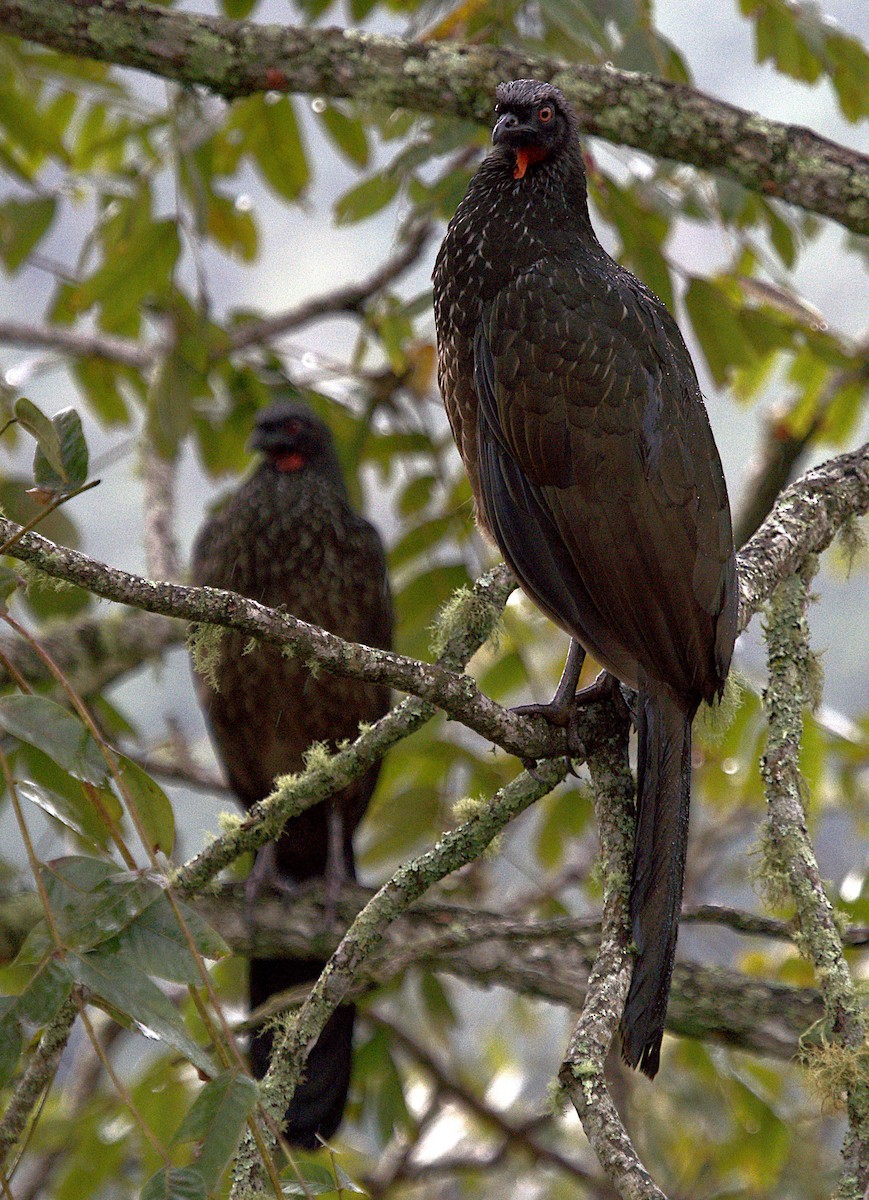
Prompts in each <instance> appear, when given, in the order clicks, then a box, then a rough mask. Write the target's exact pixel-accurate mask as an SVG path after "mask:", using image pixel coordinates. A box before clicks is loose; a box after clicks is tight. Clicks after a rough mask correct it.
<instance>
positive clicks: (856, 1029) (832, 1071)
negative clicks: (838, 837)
mask: <svg viewBox="0 0 869 1200" xmlns="http://www.w3.org/2000/svg"><path fill="white" fill-rule="evenodd" d="M812 574H813V571H812V569H811V567H807V568H804V569H803V572H802V573H801V574H797V575H794V576H793V577H792V578H790V579H788V580H787V581H786V582H785V583H783V584H782V585H781V586H780V587H779V589H778V591H777V592H776V594H775V596H774V597H773V600H772V602H771V604H770V606H769V615H768V619H767V626H766V640H767V647H768V652H769V686H768V688H767V691H766V697H765V706H766V709H767V713H768V718H769V738H768V742H767V749H766V753H765V754H764V757H763V760H762V763H761V769H762V772H763V778H764V783H765V785H766V795H767V805H768V821H767V829H766V834H765V842H764V848H765V860H764V874H763V876H762V882H763V883H764V884H765V886H766V888H767V891H768V892H769V893H770V896H771V899H773V900H778V901H779V902H780V901H781V899H782V892H783V889H784V887H787V889H788V890H789V891H790V894H791V897H792V898H793V902H794V905H795V906H796V912H797V920H798V923H799V931H800V940H799V945H800V948H801V950H802V953H803V954H804V955H805V957H806V958H808V960H809V961H810V962H811V963H812V965H813V967H814V969H815V975H816V978H817V980H818V986H819V988H820V991H821V996H822V998H823V1002H824V1010H825V1022H824V1030H823V1035H824V1036H823V1044H822V1045H821V1046H820V1048H816V1049H815V1050H814V1051H812V1052H811V1054H810V1056H809V1065H810V1068H811V1069H812V1070H813V1072H814V1074H815V1076H816V1078H817V1079H818V1080H819V1082H821V1084H822V1086H823V1087H824V1088H825V1090H826V1091H827V1094H828V1098H829V1099H830V1100H831V1101H833V1102H834V1103H835V1102H837V1101H840V1100H841V1099H842V1097H844V1099H845V1103H846V1107H847V1112H848V1121H849V1129H848V1134H847V1136H846V1139H845V1144H844V1147H843V1158H844V1164H845V1165H844V1171H843V1174H842V1177H841V1179H840V1181H839V1187H838V1190H837V1193H836V1194H837V1196H838V1197H840V1198H841V1200H853V1198H856V1197H858V1196H859V1197H862V1196H865V1195H866V1193H867V1189H869V1049H867V1044H866V1034H867V1028H866V1022H865V1019H864V1016H863V1008H862V1002H861V1000H860V998H859V997H858V995H857V992H856V989H855V987H854V983H853V981H852V979H851V974H850V971H849V970H848V964H847V962H846V961H845V955H844V953H843V950H842V940H841V937H840V934H839V930H838V928H837V925H836V919H835V914H834V912H833V906H832V904H831V903H830V900H829V897H828V896H827V893H826V891H825V889H824V884H823V880H822V879H821V874H820V871H819V870H818V864H817V860H816V858H815V852H814V848H813V846H812V842H811V839H810V837H809V834H808V831H807V828H806V818H805V811H804V807H803V783H802V779H801V777H800V769H799V757H800V743H801V741H802V732H803V707H804V705H805V704H806V703H807V702H808V701H809V700H810V698H811V684H810V681H809V680H810V670H811V664H810V651H809V630H808V624H807V621H806V604H807V602H808V587H809V582H810V580H811V576H812Z"/></svg>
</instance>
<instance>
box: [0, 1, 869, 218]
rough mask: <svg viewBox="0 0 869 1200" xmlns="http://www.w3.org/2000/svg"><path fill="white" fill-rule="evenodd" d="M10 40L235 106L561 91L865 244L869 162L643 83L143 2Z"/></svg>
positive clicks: (7, 28) (686, 93) (586, 108)
mask: <svg viewBox="0 0 869 1200" xmlns="http://www.w3.org/2000/svg"><path fill="white" fill-rule="evenodd" d="M0 30H2V31H3V32H6V33H13V34H18V35H19V36H21V37H24V38H28V39H29V40H31V41H34V42H40V43H42V44H43V45H45V46H50V47H52V48H53V49H55V50H62V51H64V52H66V53H68V54H75V55H79V56H83V57H87V58H96V59H99V60H101V61H109V62H113V63H117V64H118V65H119V66H127V67H138V68H140V69H141V70H144V71H149V72H151V73H152V74H154V75H159V76H162V77H164V78H167V79H174V80H177V81H178V82H179V83H185V84H201V85H202V86H204V87H207V88H210V89H211V90H212V91H214V92H217V93H219V94H220V95H223V96H226V97H233V96H243V95H249V94H250V93H252V92H261V91H279V90H282V91H288V92H303V93H307V94H310V95H322V96H332V97H352V98H355V99H356V100H359V101H361V102H362V103H365V104H376V105H389V106H393V107H402V108H409V109H412V110H414V111H417V112H426V113H435V114H438V115H444V114H452V115H454V116H460V117H471V118H475V119H477V120H489V119H490V117H491V111H492V97H493V95H494V92H495V85H496V84H497V83H498V82H499V81H501V80H503V79H515V78H519V77H523V76H524V77H529V76H531V77H535V78H538V79H547V80H552V81H553V82H555V83H557V84H558V85H559V86H560V87H562V88H563V89H564V91H565V93H566V94H567V96H568V97H569V98H570V99H571V100H572V101H573V102H574V103H575V105H576V106H577V109H578V113H579V118H580V122H581V124H582V126H583V127H584V128H585V130H586V131H587V132H588V133H592V134H597V135H599V136H600V137H604V138H607V139H609V140H610V141H614V142H619V143H623V144H624V145H628V146H635V147H636V148H637V149H640V150H644V151H647V152H648V153H650V154H655V155H659V156H661V157H664V158H670V159H675V160H676V161H678V162H686V163H691V164H692V165H694V166H696V167H701V168H703V169H705V170H712V171H720V172H723V173H726V174H728V175H729V176H730V177H731V178H733V179H736V180H737V181H738V182H739V183H741V184H743V185H744V186H745V187H748V188H751V189H752V190H754V191H759V192H761V193H762V194H763V195H765V196H777V197H779V198H781V199H783V200H787V201H788V202H789V203H791V204H797V205H799V206H800V207H802V208H805V209H808V210H810V211H812V212H817V213H820V214H822V215H824V216H827V217H830V218H832V219H833V220H835V221H838V222H840V224H842V225H844V226H846V227H847V228H849V229H852V230H853V231H854V232H856V233H864V234H865V233H869V171H867V160H866V157H865V156H864V155H861V154H859V153H857V152H856V151H854V150H849V149H847V148H845V147H842V146H838V145H836V144H835V143H833V142H830V141H828V140H827V139H825V138H822V137H819V136H818V135H817V134H815V133H812V132H811V131H810V130H808V129H803V128H801V127H799V126H793V125H783V124H781V123H779V122H777V121H770V120H765V119H764V118H762V117H760V116H757V115H756V114H753V113H749V112H746V111H745V110H743V109H739V108H737V107H735V106H734V105H730V104H724V103H722V102H721V101H718V100H714V99H712V98H711V97H710V96H706V95H704V94H703V93H702V92H698V91H695V90H693V89H692V88H688V87H684V86H682V85H679V84H674V83H668V82H666V81H664V80H659V79H654V78H651V77H649V76H646V75H639V74H634V73H631V72H627V71H618V70H615V69H613V68H609V67H589V66H576V65H569V64H567V63H565V62H562V61H560V60H558V59H554V58H549V57H545V56H542V55H533V54H519V53H516V52H514V51H510V50H506V49H503V48H498V47H493V46H458V45H455V44H453V43H442V42H434V41H432V42H424V43H419V42H408V41H404V40H402V39H400V38H392V37H382V36H380V35H376V34H371V33H362V32H359V31H355V30H346V29H322V28H310V29H299V28H293V27H280V26H275V25H254V24H252V23H250V22H246V21H230V20H224V19H220V18H217V17H204V16H194V15H192V14H189V13H182V12H175V11H172V10H170V9H163V8H157V7H155V6H154V5H151V4H148V3H143V2H142V0H101V3H99V4H87V5H83V4H81V3H77V2H76V0H54V2H53V3H52V4H46V3H45V0H7V2H6V3H4V4H3V5H2V6H0Z"/></svg>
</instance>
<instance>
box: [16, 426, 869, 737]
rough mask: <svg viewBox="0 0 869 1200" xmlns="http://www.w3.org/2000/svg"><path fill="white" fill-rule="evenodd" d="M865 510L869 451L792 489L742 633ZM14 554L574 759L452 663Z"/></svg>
mask: <svg viewBox="0 0 869 1200" xmlns="http://www.w3.org/2000/svg"><path fill="white" fill-rule="evenodd" d="M867 509H869V446H863V447H861V448H860V449H859V450H855V451H851V452H849V453H847V454H843V455H840V456H839V457H838V458H834V459H831V460H830V461H829V462H827V463H824V464H823V465H822V466H820V467H816V468H814V469H813V470H812V471H809V472H808V474H806V475H805V476H803V478H802V479H800V480H798V481H797V482H796V483H795V484H793V485H792V486H791V487H790V488H788V490H787V491H786V492H785V493H784V494H783V495H782V497H781V498H780V500H779V502H778V503H777V504H776V507H775V509H774V510H773V512H772V513H771V514H770V516H769V518H768V519H767V520H766V521H765V522H764V524H763V526H762V527H761V529H760V530H759V531H758V533H757V534H756V535H755V537H754V538H752V540H751V542H750V543H749V544H748V546H746V547H745V549H744V550H743V551H742V552H741V553H740V555H739V576H740V618H739V627H740V629H744V628H745V626H746V625H747V624H748V622H749V620H750V619H751V617H752V615H753V614H754V613H755V612H756V611H757V610H758V608H759V607H760V606H761V605H762V604H763V603H764V602H765V600H767V599H768V598H769V596H770V595H771V594H772V592H773V591H774V590H775V587H776V586H777V584H778V583H779V582H780V581H781V580H782V579H785V578H787V577H788V576H789V575H792V574H793V573H794V571H796V570H798V569H799V566H800V564H801V563H802V562H804V561H805V559H806V557H807V556H809V555H812V554H817V553H819V552H820V551H821V550H823V549H825V548H826V546H828V545H829V543H830V542H831V541H832V540H833V538H834V536H835V535H836V533H837V532H838V530H839V529H840V528H841V526H842V524H843V523H844V522H845V521H846V520H848V519H849V518H851V517H854V516H859V515H862V514H863V513H865V512H866V511H867ZM18 533H19V527H18V526H17V525H15V524H14V523H13V522H11V521H6V520H3V519H0V538H2V539H3V540H4V541H6V540H9V539H14V538H15V537H16V535H17V534H18ZM7 553H8V554H9V555H10V556H12V557H13V558H18V559H21V560H22V561H25V562H29V563H31V564H32V565H33V566H35V567H38V568H39V570H41V571H44V572H45V573H46V574H47V575H50V576H51V577H52V578H55V579H65V580H68V581H69V582H71V583H76V584H78V585H79V586H80V587H83V588H84V589H85V590H87V591H90V592H92V593H93V594H94V595H97V596H102V597H103V598H104V599H107V600H115V601H117V602H118V603H121V604H128V605H132V606H134V607H136V608H141V609H145V610H146V611H148V612H152V613H158V614H162V615H164V616H173V617H180V618H182V619H185V620H188V621H195V622H201V623H206V624H212V625H219V626H222V627H224V628H231V629H237V630H239V631H241V632H242V633H247V634H249V635H250V636H252V637H256V638H260V639H262V640H263V641H266V642H270V643H272V644H273V645H279V646H283V647H285V648H286V649H287V650H288V651H290V652H292V653H294V654H295V655H297V656H298V657H299V658H301V659H302V660H303V661H305V662H308V663H315V662H316V663H317V665H318V666H319V667H320V668H322V669H324V670H327V671H333V672H334V673H335V674H338V675H348V676H351V677H354V678H365V679H369V680H372V681H377V682H381V683H385V684H388V685H389V686H391V687H393V688H396V689H398V690H400V691H404V692H408V693H410V694H412V695H414V696H417V697H419V698H420V699H422V700H426V701H427V702H429V703H431V704H434V705H437V706H438V707H439V708H441V709H443V710H444V711H445V712H447V713H448V714H449V716H450V717H452V718H454V719H455V720H459V721H462V722H463V723H464V724H465V725H467V726H468V728H470V729H473V730H475V731H476V732H477V733H479V734H480V735H481V736H482V737H484V738H487V739H488V740H490V741H492V742H494V743H496V744H497V745H499V746H501V747H502V748H503V749H505V750H506V751H507V752H508V753H511V754H517V755H519V756H521V757H523V758H537V757H544V756H550V757H551V756H552V755H558V754H562V753H565V751H566V745H565V741H564V735H563V733H562V732H561V731H559V730H555V729H553V728H552V727H551V726H550V725H549V724H548V723H547V722H546V721H545V720H543V719H542V718H529V717H521V716H517V715H516V714H515V713H512V712H510V711H509V710H506V709H504V708H502V707H501V706H500V705H498V704H495V703H494V702H493V701H491V700H489V699H488V698H487V697H486V696H483V695H482V694H481V693H480V692H479V691H478V690H477V688H476V686H475V684H474V682H473V680H472V679H471V678H470V677H468V676H466V675H461V674H457V673H456V671H455V670H452V669H450V668H449V667H448V666H446V665H445V661H442V662H440V663H435V664H432V663H423V662H418V661H416V660H415V659H411V658H406V657H404V656H402V655H399V654H394V653H392V652H390V651H386V650H375V649H371V648H370V647H366V646H360V645H357V644H355V643H352V642H345V641H343V640H342V639H341V638H338V637H336V636H335V635H334V634H330V633H327V632H326V631H325V630H322V629H318V628H317V627H316V626H313V625H308V624H307V623H306V622H304V621H299V620H297V619H296V618H295V617H293V616H290V615H289V614H286V613H281V612H276V611H274V610H272V609H269V608H266V607H265V606H264V605H262V604H258V603H257V602H256V601H254V600H248V599H246V598H245V597H243V596H239V595H237V594H236V593H234V592H222V591H217V590H215V589H213V588H193V587H185V586H183V585H180V584H172V583H166V582H157V581H154V580H149V579H143V578H142V577H141V576H137V575H132V574H130V573H129V572H127V571H120V570H118V569H117V568H115V567H109V566H106V565H105V564H104V563H99V562H96V561H95V560H94V559H91V558H88V556H87V555H85V554H81V553H80V552H79V551H76V550H70V549H68V548H66V547H62V546H57V545H55V544H54V543H52V542H49V541H48V540H46V539H45V538H43V537H40V536H39V534H36V533H28V534H26V535H24V536H23V537H21V538H20V539H19V540H17V541H14V543H13V544H12V545H11V546H10V547H9V550H8V551H7ZM504 578H505V579H506V576H504Z"/></svg>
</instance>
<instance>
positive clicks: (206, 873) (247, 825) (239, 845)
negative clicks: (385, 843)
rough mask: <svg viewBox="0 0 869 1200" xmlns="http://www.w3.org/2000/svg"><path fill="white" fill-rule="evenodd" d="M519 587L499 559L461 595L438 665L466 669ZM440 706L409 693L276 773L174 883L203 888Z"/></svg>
mask: <svg viewBox="0 0 869 1200" xmlns="http://www.w3.org/2000/svg"><path fill="white" fill-rule="evenodd" d="M514 587H515V583H514V581H513V577H512V575H511V574H510V572H509V570H508V569H507V568H506V567H505V566H504V565H503V563H502V564H500V565H499V566H497V567H494V568H493V569H492V570H491V571H488V572H487V573H486V574H485V575H483V576H482V577H481V578H480V579H478V580H477V582H476V583H475V584H474V586H473V588H472V589H470V591H468V592H466V593H464V594H462V595H460V596H459V598H458V601H459V602H458V604H457V605H456V606H454V610H453V615H454V618H455V619H454V620H453V622H452V624H451V625H450V627H449V628H448V629H446V628H444V629H443V630H442V633H443V639H442V640H443V645H442V647H441V653H440V655H439V657H438V662H437V665H438V667H439V668H441V669H443V670H445V671H449V672H456V671H459V670H461V669H462V668H463V667H464V665H465V664H466V663H467V661H468V659H469V658H470V657H471V656H472V655H473V654H474V653H475V651H477V650H478V649H479V648H480V646H481V645H482V644H483V643H484V642H485V641H486V639H487V638H488V637H489V635H490V634H491V633H492V630H493V629H494V627H495V625H496V623H497V621H498V619H499V617H500V614H501V611H502V609H503V607H504V605H505V604H506V602H507V598H508V597H509V595H510V593H511V592H512V591H513V588H514ZM360 649H361V647H360ZM374 653H379V651H376V652H374ZM435 711H436V710H435V708H434V706H433V705H432V704H430V703H429V702H428V701H426V700H423V699H421V698H419V697H417V696H410V697H408V698H407V699H406V700H404V701H403V702H402V703H401V704H399V705H397V706H396V707H395V708H394V709H392V711H391V712H389V713H387V714H386V716H384V717H381V718H380V720H379V721H377V722H376V723H375V724H374V725H372V726H369V727H368V728H367V729H364V730H363V731H362V732H361V733H360V735H359V737H358V738H357V739H356V741H355V742H352V743H351V744H350V745H349V746H347V747H345V748H344V749H342V750H339V751H337V752H336V753H335V754H333V755H329V754H328V753H327V752H326V751H323V752H322V753H320V754H316V755H313V756H309V759H308V762H307V764H306V768H305V770H304V771H302V772H300V773H299V774H297V775H286V776H282V777H281V778H279V779H278V780H277V781H276V784H275V790H274V791H273V792H272V794H271V795H270V796H267V797H266V798H265V799H264V800H261V801H260V802H259V803H257V804H254V805H253V806H252V807H251V808H250V809H248V812H247V814H246V816H245V817H244V818H243V819H242V820H241V821H240V822H239V824H238V826H237V827H236V828H235V829H232V830H230V831H229V832H228V833H225V834H223V835H222V836H221V837H220V838H217V839H216V840H215V841H213V842H212V843H211V844H210V845H208V846H207V847H206V848H205V849H204V850H202V851H201V852H200V853H199V854H198V855H196V857H195V858H193V859H191V860H190V861H189V862H187V863H185V865H184V866H183V867H181V868H180V870H179V871H178V872H177V873H176V876H175V878H174V880H173V884H174V886H175V887H176V888H177V889H178V891H179V892H180V893H181V894H183V895H195V894H197V893H199V892H201V891H202V889H203V888H204V887H205V886H206V885H207V884H208V883H209V882H210V881H211V880H212V879H213V878H214V876H215V875H216V874H217V873H218V872H219V871H221V870H222V869H223V868H224V867H226V866H228V865H229V864H230V863H231V862H234V861H235V859H237V858H238V857H239V856H240V855H241V854H244V853H245V852H246V851H248V850H256V849H258V848H259V847H260V846H263V845H265V843H266V842H267V841H269V840H270V839H271V838H273V837H275V836H276V834H277V833H278V831H279V830H280V829H281V828H282V827H283V825H284V822H285V821H286V820H287V819H288V818H289V817H291V816H294V815H295V814H296V813H299V812H301V811H302V810H303V809H305V808H309V807H310V806H311V805H312V804H316V803H317V802H318V801H320V800H324V799H325V798H326V797H327V796H331V795H332V794H333V793H334V792H336V791H339V790H340V789H341V788H342V787H345V786H346V785H347V784H348V783H349V782H350V781H351V780H353V779H356V778H358V777H359V775H361V774H363V773H364V772H365V771H366V770H367V769H368V768H369V767H370V766H371V765H372V763H374V762H377V761H378V760H379V759H380V758H382V757H383V755H384V754H385V753H386V751H387V750H388V749H389V748H390V747H391V746H393V745H394V744H395V743H396V742H398V741H400V740H401V739H402V738H405V737H408V736H409V735H410V734H411V733H413V731H414V730H415V729H418V728H419V726H421V725H423V724H424V723H425V722H426V721H428V720H430V719H431V717H433V716H434V713H435Z"/></svg>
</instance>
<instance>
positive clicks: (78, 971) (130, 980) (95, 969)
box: [67, 950, 214, 1075]
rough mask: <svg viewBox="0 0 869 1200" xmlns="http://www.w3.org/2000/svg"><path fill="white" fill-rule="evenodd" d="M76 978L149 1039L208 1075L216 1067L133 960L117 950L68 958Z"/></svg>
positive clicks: (159, 991) (164, 996) (171, 1005)
mask: <svg viewBox="0 0 869 1200" xmlns="http://www.w3.org/2000/svg"><path fill="white" fill-rule="evenodd" d="M67 964H68V966H69V969H70V971H72V973H73V976H74V977H75V979H76V980H77V981H78V982H79V983H81V984H83V985H84V986H85V987H88V988H90V990H91V991H92V992H93V993H94V995H96V996H99V997H100V999H102V1000H103V1001H105V1003H106V1004H108V1005H110V1006H111V1007H112V1008H114V1009H116V1010H117V1012H118V1013H121V1014H124V1015H126V1016H127V1017H129V1019H130V1020H132V1021H133V1022H134V1023H135V1024H136V1025H137V1026H138V1027H139V1029H140V1031H141V1032H142V1033H143V1034H144V1035H145V1037H148V1038H156V1039H158V1040H160V1041H162V1042H164V1043H165V1044H166V1045H167V1046H171V1047H172V1048H173V1049H175V1050H177V1051H178V1052H179V1053H180V1054H183V1055H184V1057H185V1058H186V1059H188V1060H189V1061H190V1062H191V1063H193V1065H194V1066H195V1067H197V1068H198V1069H199V1070H200V1071H202V1073H203V1074H204V1075H212V1074H213V1071H214V1067H213V1064H212V1062H211V1060H210V1059H209V1057H208V1055H207V1054H206V1053H205V1051H204V1050H203V1049H202V1048H201V1047H200V1046H198V1045H197V1044H196V1042H195V1041H194V1040H193V1038H192V1037H191V1036H190V1034H189V1033H188V1032H187V1030H186V1029H185V1027H184V1023H183V1021H182V1020H181V1017H180V1016H179V1014H178V1010H177V1009H176V1008H175V1005H174V1004H173V1003H172V1001H171V1000H170V999H169V998H168V997H167V996H166V995H164V993H163V992H161V990H160V989H159V988H158V987H157V985H156V984H155V983H154V982H153V980H151V979H150V978H149V977H148V976H147V975H146V974H145V973H144V971H141V970H140V969H139V967H138V966H137V964H136V963H135V962H134V961H133V960H132V958H131V957H130V956H129V955H127V954H123V953H119V952H117V951H114V952H108V953H103V952H102V951H100V950H95V951H93V952H91V953H90V954H82V955H80V954H74V953H70V954H68V955H67Z"/></svg>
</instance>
